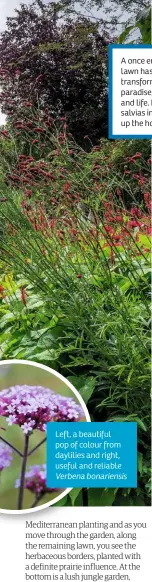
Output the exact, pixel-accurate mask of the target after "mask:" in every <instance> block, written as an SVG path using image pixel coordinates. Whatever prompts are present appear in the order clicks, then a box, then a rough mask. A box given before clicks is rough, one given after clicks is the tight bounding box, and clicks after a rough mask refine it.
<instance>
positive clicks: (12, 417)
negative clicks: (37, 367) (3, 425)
mask: <svg viewBox="0 0 152 582" xmlns="http://www.w3.org/2000/svg"><path fill="white" fill-rule="evenodd" d="M0 415H1V416H4V417H6V419H7V422H8V425H9V426H10V425H13V424H17V425H18V426H20V427H21V428H22V430H23V432H24V433H25V434H30V433H31V432H32V431H33V430H34V429H38V430H41V431H45V430H46V422H51V421H54V422H59V421H62V422H65V421H69V422H72V421H78V420H80V419H81V418H82V417H83V416H84V412H83V409H82V407H81V406H80V405H79V404H77V402H75V401H74V400H73V398H69V397H66V396H62V395H61V394H56V393H55V392H53V390H50V389H49V388H43V386H27V385H26V384H24V385H23V386H18V385H16V386H11V387H10V388H8V389H6V390H2V392H0Z"/></svg>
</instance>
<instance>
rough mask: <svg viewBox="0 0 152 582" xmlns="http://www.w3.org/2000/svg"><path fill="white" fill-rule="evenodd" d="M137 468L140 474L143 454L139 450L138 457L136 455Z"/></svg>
mask: <svg viewBox="0 0 152 582" xmlns="http://www.w3.org/2000/svg"><path fill="white" fill-rule="evenodd" d="M137 468H138V471H139V473H140V475H142V468H143V455H142V453H140V452H138V457H137Z"/></svg>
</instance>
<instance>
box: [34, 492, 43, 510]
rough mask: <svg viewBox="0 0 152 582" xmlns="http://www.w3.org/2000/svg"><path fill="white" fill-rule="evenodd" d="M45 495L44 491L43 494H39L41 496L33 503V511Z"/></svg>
mask: <svg viewBox="0 0 152 582" xmlns="http://www.w3.org/2000/svg"><path fill="white" fill-rule="evenodd" d="M44 495H45V492H44V491H43V493H39V494H38V495H37V496H36V498H35V500H34V502H33V503H32V505H31V509H32V508H33V507H36V505H37V504H38V502H39V501H40V500H41V499H42V497H44Z"/></svg>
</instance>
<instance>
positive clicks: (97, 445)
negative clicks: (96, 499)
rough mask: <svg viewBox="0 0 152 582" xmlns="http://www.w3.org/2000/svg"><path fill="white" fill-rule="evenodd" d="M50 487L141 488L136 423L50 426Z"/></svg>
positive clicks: (48, 469) (48, 446)
mask: <svg viewBox="0 0 152 582" xmlns="http://www.w3.org/2000/svg"><path fill="white" fill-rule="evenodd" d="M47 486H48V487H49V488H59V489H60V488H62V489H64V488H70V487H106V488H107V487H108V488H109V487H137V424H136V422H91V423H84V422H79V423H76V422H59V423H57V422H50V423H47Z"/></svg>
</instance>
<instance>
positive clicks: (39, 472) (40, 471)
mask: <svg viewBox="0 0 152 582" xmlns="http://www.w3.org/2000/svg"><path fill="white" fill-rule="evenodd" d="M18 487H20V479H17V480H16V483H15V488H16V489H17V488H18ZM24 489H28V490H29V491H31V492H32V493H35V494H36V495H37V494H40V493H48V492H53V491H57V489H48V487H47V485H46V465H32V467H30V468H29V470H28V471H27V472H26V473H25V481H24Z"/></svg>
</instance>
